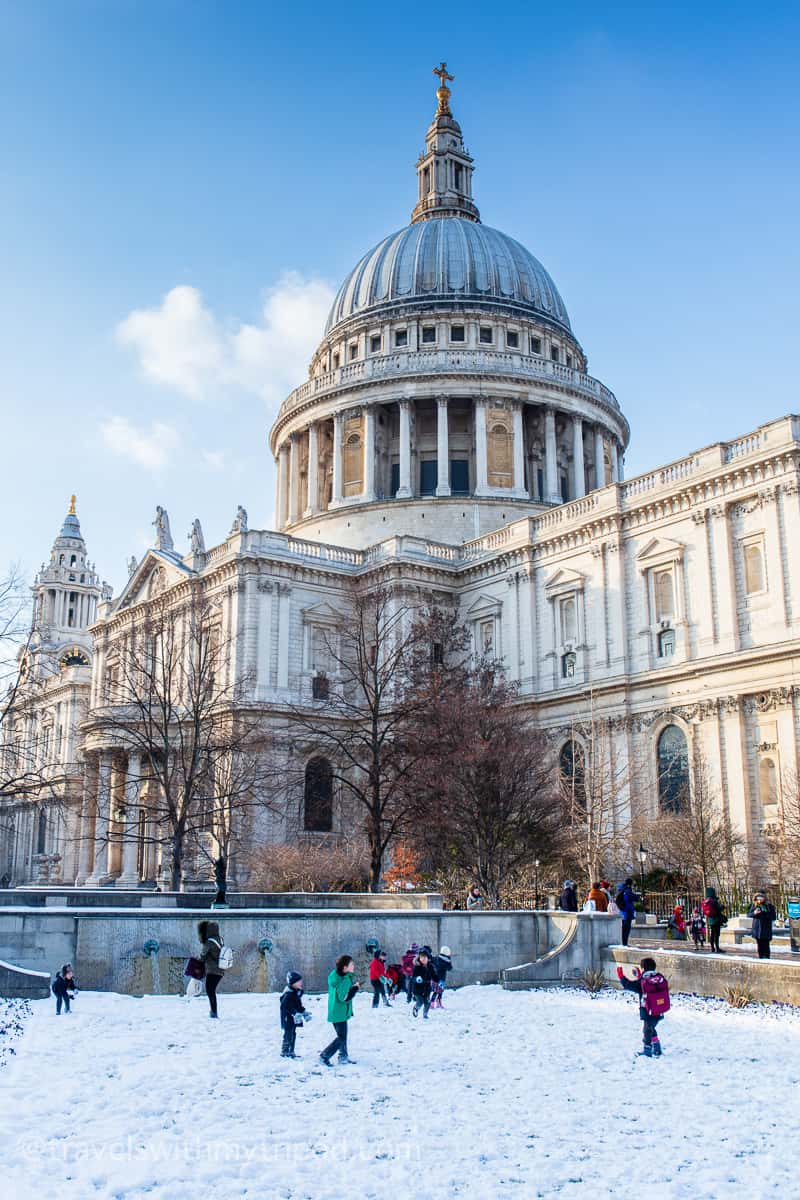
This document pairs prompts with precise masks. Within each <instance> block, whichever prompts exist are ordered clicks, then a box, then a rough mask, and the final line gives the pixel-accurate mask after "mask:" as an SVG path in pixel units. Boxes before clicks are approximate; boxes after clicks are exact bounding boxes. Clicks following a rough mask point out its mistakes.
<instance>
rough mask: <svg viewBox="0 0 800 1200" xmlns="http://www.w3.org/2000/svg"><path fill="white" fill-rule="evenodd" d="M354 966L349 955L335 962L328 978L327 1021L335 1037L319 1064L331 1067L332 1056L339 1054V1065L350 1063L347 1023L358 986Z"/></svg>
mask: <svg viewBox="0 0 800 1200" xmlns="http://www.w3.org/2000/svg"><path fill="white" fill-rule="evenodd" d="M355 969H356V964H355V963H354V962H353V960H352V958H351V957H350V955H349V954H343V955H342V956H341V957H340V958H337V960H336V966H335V967H334V969H333V970H332V971H331V973H330V975H329V976H328V1020H329V1022H330V1023H331V1025H333V1028H334V1029H335V1030H336V1037H335V1038H334V1039H333V1041H332V1042H331V1044H330V1045H329V1046H326V1047H325V1049H324V1050H323V1051H322V1053H321V1054H320V1056H319V1057H320V1062H322V1063H324V1064H325V1066H326V1067H329V1066H330V1065H331V1059H332V1058H333V1056H334V1054H335V1053H336V1052H337V1050H338V1052H339V1062H340V1063H351V1062H352V1061H353V1059H352V1058H350V1056H349V1055H348V1053H347V1022H348V1021H349V1020H350V1018H351V1017H352V1015H353V997H354V996H355V994H356V992H357V991H358V987H359V985H358V984H357V983H354V982H353V972H354V971H355Z"/></svg>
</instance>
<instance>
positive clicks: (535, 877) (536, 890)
mask: <svg viewBox="0 0 800 1200" xmlns="http://www.w3.org/2000/svg"><path fill="white" fill-rule="evenodd" d="M533 907H534V908H538V907H539V859H538V858H535V859H534V860H533Z"/></svg>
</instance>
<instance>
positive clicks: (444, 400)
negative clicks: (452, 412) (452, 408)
mask: <svg viewBox="0 0 800 1200" xmlns="http://www.w3.org/2000/svg"><path fill="white" fill-rule="evenodd" d="M436 403H437V404H438V405H439V407H440V408H447V406H448V404H449V403H450V397H449V396H437V397H436Z"/></svg>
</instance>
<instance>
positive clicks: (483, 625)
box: [478, 617, 494, 654]
mask: <svg viewBox="0 0 800 1200" xmlns="http://www.w3.org/2000/svg"><path fill="white" fill-rule="evenodd" d="M493 644H494V617H489V618H488V619H487V620H485V621H481V622H480V624H479V626H478V653H479V654H491V652H492V646H493Z"/></svg>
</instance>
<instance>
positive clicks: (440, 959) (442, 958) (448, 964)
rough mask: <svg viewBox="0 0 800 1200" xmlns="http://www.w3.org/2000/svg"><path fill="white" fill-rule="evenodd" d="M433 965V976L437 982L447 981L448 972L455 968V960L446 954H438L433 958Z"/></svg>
mask: <svg viewBox="0 0 800 1200" xmlns="http://www.w3.org/2000/svg"><path fill="white" fill-rule="evenodd" d="M431 966H432V967H433V977H434V979H435V980H436V982H437V983H446V982H447V972H448V971H452V969H453V960H452V959H451V958H448V956H447V955H446V954H437V955H436V956H435V957H434V958H432V959H431Z"/></svg>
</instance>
